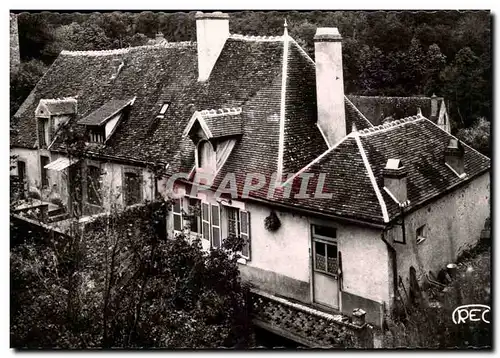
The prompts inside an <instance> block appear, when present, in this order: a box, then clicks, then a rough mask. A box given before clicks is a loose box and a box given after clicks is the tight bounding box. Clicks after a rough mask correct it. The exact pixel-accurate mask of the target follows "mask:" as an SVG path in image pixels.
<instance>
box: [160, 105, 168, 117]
mask: <svg viewBox="0 0 500 358" xmlns="http://www.w3.org/2000/svg"><path fill="white" fill-rule="evenodd" d="M168 107H170V103H169V102H164V103H163V104H162V105H161V107H160V115H164V114H165V113H166V112H167V110H168Z"/></svg>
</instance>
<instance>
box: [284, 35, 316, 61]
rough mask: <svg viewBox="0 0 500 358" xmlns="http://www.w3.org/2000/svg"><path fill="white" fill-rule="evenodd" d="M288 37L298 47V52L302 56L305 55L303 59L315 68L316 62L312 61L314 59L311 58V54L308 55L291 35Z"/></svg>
mask: <svg viewBox="0 0 500 358" xmlns="http://www.w3.org/2000/svg"><path fill="white" fill-rule="evenodd" d="M289 37H290V40H292V43H294V44H295V45H296V46H297V47H298V48H299V52H300V53H301V54H302V56H304V57H305V59H306V60H307V61H308V62H309V63H310V64H311V65H313V66H314V68H316V63H315V62H314V60H313V59H312V58H311V56H309V54H308V53H307V52H306V50H304V49H303V48H302V46H300V45H299V43H298V42H297V41H295V39H294V38H293V37H291V36H289Z"/></svg>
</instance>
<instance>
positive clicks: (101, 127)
mask: <svg viewBox="0 0 500 358" xmlns="http://www.w3.org/2000/svg"><path fill="white" fill-rule="evenodd" d="M134 101H135V97H134V98H132V99H128V100H111V101H109V102H106V103H105V104H104V105H103V106H102V107H100V108H99V109H97V110H96V111H94V112H92V113H90V114H89V115H88V116H87V117H85V118H82V119H80V120H79V121H78V123H79V124H83V125H85V126H86V127H87V129H88V133H89V137H88V141H89V142H90V143H101V144H104V143H106V141H107V140H108V139H109V138H110V137H111V135H112V134H113V133H114V132H115V130H116V128H117V126H118V123H119V122H120V119H121V118H122V117H123V115H124V111H125V109H126V107H128V106H129V105H132V104H133V103H134Z"/></svg>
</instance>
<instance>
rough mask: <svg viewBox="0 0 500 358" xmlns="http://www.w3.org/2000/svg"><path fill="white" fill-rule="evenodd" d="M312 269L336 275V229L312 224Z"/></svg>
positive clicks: (337, 268)
mask: <svg viewBox="0 0 500 358" xmlns="http://www.w3.org/2000/svg"><path fill="white" fill-rule="evenodd" d="M312 232H313V240H314V241H313V242H314V270H315V271H318V272H322V273H326V274H333V275H337V274H338V271H339V264H338V248H337V242H335V241H334V239H336V238H337V229H335V228H331V227H327V226H319V225H313V227H312Z"/></svg>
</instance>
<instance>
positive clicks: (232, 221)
mask: <svg viewBox="0 0 500 358" xmlns="http://www.w3.org/2000/svg"><path fill="white" fill-rule="evenodd" d="M226 215H227V234H228V236H230V235H233V236H236V237H241V238H242V239H243V240H244V244H243V248H242V250H241V256H242V257H244V258H245V259H247V260H249V259H250V213H249V212H247V211H240V210H239V209H238V208H233V207H229V206H227V207H226Z"/></svg>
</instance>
